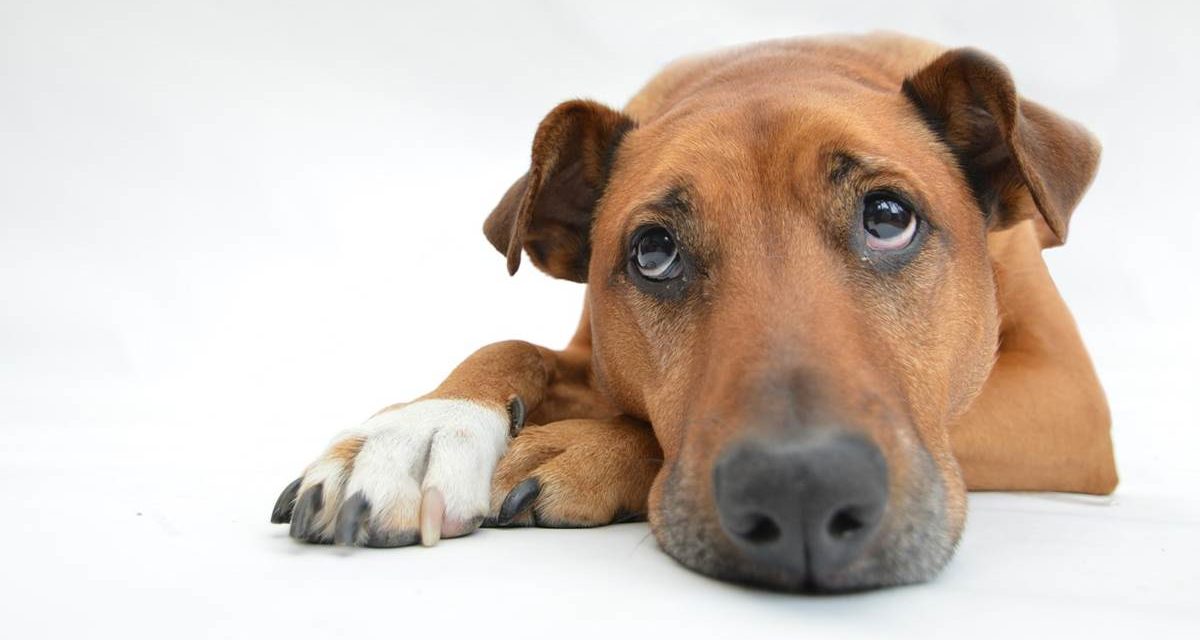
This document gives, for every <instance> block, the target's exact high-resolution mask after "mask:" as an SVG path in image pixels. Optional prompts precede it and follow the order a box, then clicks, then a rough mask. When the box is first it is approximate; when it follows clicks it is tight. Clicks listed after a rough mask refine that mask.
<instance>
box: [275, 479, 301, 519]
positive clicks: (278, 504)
mask: <svg viewBox="0 0 1200 640" xmlns="http://www.w3.org/2000/svg"><path fill="white" fill-rule="evenodd" d="M303 479H304V478H303V476H302V477H299V478H296V479H295V480H292V481H291V483H290V484H288V486H286V487H284V488H283V493H281V494H279V498H278V499H277V500H275V508H274V509H272V510H271V522H272V523H274V524H284V523H287V522H290V521H291V520H292V508H293V507H295V506H296V492H297V491H299V490H300V481H301V480H303Z"/></svg>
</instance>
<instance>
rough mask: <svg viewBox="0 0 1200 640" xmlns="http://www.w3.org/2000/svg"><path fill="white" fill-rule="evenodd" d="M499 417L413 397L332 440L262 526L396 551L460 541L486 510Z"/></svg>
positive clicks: (510, 417) (497, 452)
mask: <svg viewBox="0 0 1200 640" xmlns="http://www.w3.org/2000/svg"><path fill="white" fill-rule="evenodd" d="M516 414H523V409H521V407H520V402H519V401H515V402H514V403H513V404H510V406H509V411H507V412H506V411H505V410H504V409H503V408H497V407H492V406H488V405H485V404H481V403H477V402H471V401H468V400H444V399H433V400H418V401H416V402H413V403H411V404H408V405H403V406H400V407H398V408H394V409H389V410H385V411H384V412H382V413H379V414H377V415H375V416H374V417H372V418H371V419H370V420H368V421H367V422H365V423H364V424H362V425H361V426H359V427H356V428H354V429H350V430H349V431H346V432H344V433H342V434H341V435H339V436H338V437H337V438H335V439H334V441H333V443H332V444H331V445H330V446H329V448H328V449H327V450H326V451H325V453H324V454H323V455H322V456H321V457H320V458H318V459H317V461H316V462H314V463H313V464H311V465H309V467H308V469H307V470H306V471H305V472H304V475H303V476H301V477H300V478H298V479H296V480H295V481H294V482H292V483H291V484H289V485H288V486H287V488H285V489H284V490H283V493H282V494H281V495H280V496H279V500H278V501H277V502H276V504H275V510H274V511H273V512H272V514H271V521H272V522H289V521H290V522H291V528H290V531H289V533H290V535H291V536H292V537H293V538H296V539H298V540H304V541H308V542H318V543H328V542H335V543H337V544H342V545H365V546H369V547H397V546H403V545H409V544H413V543H414V542H417V541H418V540H420V541H421V542H422V543H424V544H426V545H429V544H433V543H436V542H437V541H438V539H440V538H443V537H445V538H452V537H456V536H461V535H466V534H468V533H471V532H472V531H474V530H475V529H476V528H478V526H479V524H480V522H481V521H482V520H483V519H484V517H485V516H486V515H487V514H488V513H489V507H490V499H489V497H490V496H489V491H490V488H491V485H492V473H493V471H494V470H495V468H496V462H497V460H499V459H500V456H501V455H503V454H504V451H505V449H506V447H507V445H508V440H509V433H510V429H511V428H512V426H513V423H514V420H516V421H517V423H518V424H519V421H520V420H521V419H523V416H521V415H516Z"/></svg>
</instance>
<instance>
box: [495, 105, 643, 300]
mask: <svg viewBox="0 0 1200 640" xmlns="http://www.w3.org/2000/svg"><path fill="white" fill-rule="evenodd" d="M633 126H634V124H633V121H632V120H630V119H629V118H628V117H626V116H625V115H624V114H622V113H619V112H617V111H614V110H612V109H609V108H608V107H606V106H604V105H602V104H598V103H596V102H592V101H589V100H572V101H570V102H564V103H562V104H560V105H558V106H557V107H555V108H554V110H553V111H551V112H550V113H549V115H547V116H546V117H545V118H544V119H543V120H542V123H541V124H540V125H539V126H538V130H537V134H536V135H535V136H534V137H533V161H532V162H531V163H530V165H529V171H528V172H527V173H526V174H525V175H524V176H521V178H520V179H519V180H517V181H516V182H515V183H513V185H512V186H511V187H509V189H508V192H507V193H505V194H504V197H503V198H501V199H500V204H498V205H496V208H495V209H494V210H493V211H492V214H491V215H490V216H488V219H487V221H485V222H484V223H483V233H484V235H486V236H487V238H488V240H489V241H490V242H491V243H492V246H494V247H496V249H497V250H499V251H500V253H503V254H504V255H506V256H507V257H508V272H509V273H510V274H513V273H516V272H517V267H519V266H520V265H521V249H522V248H524V249H525V251H526V252H528V253H529V257H530V258H531V259H532V260H533V263H534V264H535V265H537V267H538V268H539V269H541V270H542V271H545V272H546V273H548V274H550V275H552V276H554V277H556V278H563V279H566V280H574V281H575V282H586V281H587V271H588V258H589V257H590V255H591V246H590V245H591V243H590V236H591V227H592V214H593V211H594V209H595V208H596V202H597V201H599V200H600V196H601V195H603V193H604V187H605V185H606V184H607V183H608V175H609V171H610V169H611V168H612V167H611V165H612V161H613V156H614V155H615V153H616V149H617V146H618V145H619V144H620V142H621V138H622V137H623V136H624V135H625V132H626V131H628V130H629V129H631V128H632V127H633Z"/></svg>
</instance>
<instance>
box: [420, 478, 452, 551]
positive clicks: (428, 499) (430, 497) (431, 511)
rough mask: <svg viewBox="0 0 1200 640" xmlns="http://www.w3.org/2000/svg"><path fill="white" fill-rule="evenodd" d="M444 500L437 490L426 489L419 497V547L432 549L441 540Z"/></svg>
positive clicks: (444, 512)
mask: <svg viewBox="0 0 1200 640" xmlns="http://www.w3.org/2000/svg"><path fill="white" fill-rule="evenodd" d="M445 515H446V500H445V498H443V497H442V492H441V491H438V490H437V489H426V490H425V493H424V494H423V495H422V496H421V546H424V547H432V546H433V545H435V544H437V543H438V540H441V539H442V517H443V516H445Z"/></svg>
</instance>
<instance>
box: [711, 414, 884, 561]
mask: <svg viewBox="0 0 1200 640" xmlns="http://www.w3.org/2000/svg"><path fill="white" fill-rule="evenodd" d="M713 482H714V492H715V498H716V505H717V512H718V517H719V518H720V522H721V527H722V528H723V529H724V531H725V533H726V534H727V536H728V537H729V539H730V540H731V541H732V542H733V543H734V544H735V545H737V547H738V548H740V549H741V550H742V551H743V552H744V553H745V554H746V555H748V556H749V557H750V558H751V559H752V560H753V561H755V562H756V563H758V564H760V565H763V568H764V569H768V570H773V571H779V570H782V571H784V572H787V573H789V574H792V575H794V576H796V577H797V578H798V579H801V576H802V577H803V578H802V579H804V580H806V581H817V582H819V581H820V578H821V577H822V576H825V575H828V574H830V573H833V572H836V571H837V570H838V569H840V568H842V567H845V566H846V565H848V564H850V562H852V561H853V560H854V559H855V558H856V557H858V556H859V555H860V554H861V553H862V552H863V550H864V549H865V548H866V547H867V546H868V544H869V542H870V541H871V539H872V538H873V537H874V535H875V532H876V531H877V530H878V529H879V525H880V523H881V522H882V520H883V516H884V511H885V510H886V508H887V500H888V471H887V463H886V462H885V460H884V457H883V454H882V453H881V452H880V450H879V448H878V447H876V446H875V445H874V444H872V443H871V442H869V441H868V440H866V439H864V438H861V437H858V436H855V435H851V434H848V433H845V432H839V431H815V432H810V433H805V434H802V435H799V436H792V437H788V438H786V439H779V438H772V439H758V438H755V439H746V440H742V441H739V442H736V443H733V444H731V445H729V446H728V447H727V448H726V450H725V452H724V453H723V454H722V455H721V456H720V458H719V459H718V461H717V464H716V467H715V468H714V471H713Z"/></svg>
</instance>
